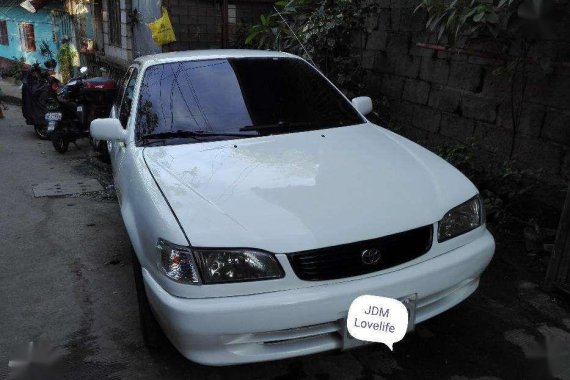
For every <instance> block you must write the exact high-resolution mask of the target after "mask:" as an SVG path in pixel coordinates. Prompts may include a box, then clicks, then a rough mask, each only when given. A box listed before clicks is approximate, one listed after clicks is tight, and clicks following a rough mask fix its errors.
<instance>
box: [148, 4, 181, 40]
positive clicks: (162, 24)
mask: <svg viewBox="0 0 570 380" xmlns="http://www.w3.org/2000/svg"><path fill="white" fill-rule="evenodd" d="M148 27H149V28H150V32H151V33H152V39H153V40H154V42H156V43H157V45H160V46H162V45H165V44H168V43H170V42H174V41H176V36H175V35H174V29H173V28H172V24H171V23H170V17H168V11H167V10H166V8H165V7H162V16H161V17H160V18H159V19H158V20H156V21H153V22H151V23H149V24H148Z"/></svg>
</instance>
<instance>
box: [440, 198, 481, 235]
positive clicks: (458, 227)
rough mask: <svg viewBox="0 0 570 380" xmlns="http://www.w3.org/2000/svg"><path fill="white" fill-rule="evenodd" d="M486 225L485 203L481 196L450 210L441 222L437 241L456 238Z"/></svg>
mask: <svg viewBox="0 0 570 380" xmlns="http://www.w3.org/2000/svg"><path fill="white" fill-rule="evenodd" d="M483 223H485V213H484V210H483V202H481V198H480V197H479V195H476V196H475V197H473V198H471V199H469V200H468V201H467V202H465V203H462V204H460V205H459V206H457V207H454V208H452V209H451V210H449V211H448V212H447V213H446V214H445V215H444V216H443V219H441V221H440V222H439V228H438V234H437V235H438V236H437V241H439V242H440V243H441V242H442V241H445V240H448V239H451V238H454V237H456V236H458V235H461V234H464V233H466V232H468V231H471V230H473V229H475V228H477V227H479V226H480V225H482V224H483Z"/></svg>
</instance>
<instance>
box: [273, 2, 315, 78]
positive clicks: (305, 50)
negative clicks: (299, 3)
mask: <svg viewBox="0 0 570 380" xmlns="http://www.w3.org/2000/svg"><path fill="white" fill-rule="evenodd" d="M292 2H293V0H291V1H289V3H287V5H286V7H287V6H289V4H291V3H292ZM273 9H274V10H275V12H277V14H278V15H279V17H281V20H283V22H284V23H285V25H287V28H289V30H290V31H291V33H293V36H295V39H296V40H297V42H298V43H299V45H301V47H302V48H303V51H304V52H305V54H306V55H307V58H309V61H311V63H312V64H313V66H315V67H316V68H317V69H318V66H317V65H316V64H315V61H313V57H311V55H310V54H309V52H308V51H307V49H306V48H305V45H303V43H302V42H301V40H299V37H297V33H295V31H294V30H293V28H291V26H290V25H289V23H288V22H287V20H285V17H283V15H282V14H281V12H279V10H278V9H277V7H276V6H275V5H274V6H273Z"/></svg>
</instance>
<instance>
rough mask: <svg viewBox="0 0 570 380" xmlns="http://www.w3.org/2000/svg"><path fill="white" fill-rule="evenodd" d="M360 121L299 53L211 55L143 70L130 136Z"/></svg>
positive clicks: (327, 126) (323, 125)
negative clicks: (291, 55)
mask: <svg viewBox="0 0 570 380" xmlns="http://www.w3.org/2000/svg"><path fill="white" fill-rule="evenodd" d="M362 122H364V120H363V119H362V117H361V116H360V115H359V114H358V113H357V112H356V111H355V110H354V108H353V107H352V106H351V105H350V103H349V102H348V101H347V100H346V98H344V97H343V96H342V95H341V94H340V93H339V92H338V90H337V89H336V88H334V87H333V86H332V85H331V84H330V83H329V82H328V81H327V80H326V79H325V78H324V77H323V76H322V75H321V74H320V73H318V72H317V71H316V70H315V69H314V68H313V67H311V66H310V65H309V64H307V63H306V62H304V61H302V60H299V59H293V58H235V59H213V60H201V61H185V62H175V63H164V64H159V65H154V66H151V67H149V68H148V69H147V70H146V71H145V74H144V77H143V80H142V84H141V89H140V95H139V104H138V107H137V120H136V126H137V127H136V137H137V140H140V139H142V138H144V136H145V135H150V134H156V133H162V132H169V131H180V130H183V131H192V132H212V133H235V134H243V135H257V134H258V133H264V132H261V131H255V130H251V129H249V130H248V131H247V132H244V131H243V130H242V128H244V127H247V126H250V127H251V126H259V125H271V124H277V123H287V124H288V125H291V126H294V125H297V124H299V125H301V124H302V123H303V124H304V125H306V123H310V124H311V125H312V126H313V128H312V129H316V128H317V127H318V128H330V127H338V126H343V125H352V124H359V123H362ZM315 126H317V127H315ZM300 129H301V128H299V130H300ZM280 131H281V133H289V132H295V131H296V129H295V128H294V127H291V128H288V129H286V130H283V129H281V130H280ZM194 141H195V140H191V141H189V142H194Z"/></svg>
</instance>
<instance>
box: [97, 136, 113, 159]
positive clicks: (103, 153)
mask: <svg viewBox="0 0 570 380" xmlns="http://www.w3.org/2000/svg"><path fill="white" fill-rule="evenodd" d="M97 151H98V152H99V157H100V159H101V161H102V162H104V163H106V164H110V163H111V155H110V154H109V148H108V147H107V141H104V140H102V141H99V144H98V146H97Z"/></svg>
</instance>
